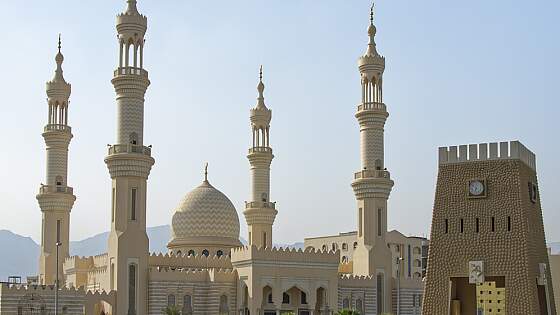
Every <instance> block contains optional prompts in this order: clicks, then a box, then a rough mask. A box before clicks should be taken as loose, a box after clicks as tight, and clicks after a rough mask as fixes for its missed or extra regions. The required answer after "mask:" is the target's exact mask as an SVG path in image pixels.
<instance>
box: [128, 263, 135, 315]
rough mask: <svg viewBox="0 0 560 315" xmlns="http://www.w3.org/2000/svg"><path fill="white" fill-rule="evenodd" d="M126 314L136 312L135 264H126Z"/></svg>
mask: <svg viewBox="0 0 560 315" xmlns="http://www.w3.org/2000/svg"><path fill="white" fill-rule="evenodd" d="M128 314H136V265H134V264H131V265H129V266H128Z"/></svg>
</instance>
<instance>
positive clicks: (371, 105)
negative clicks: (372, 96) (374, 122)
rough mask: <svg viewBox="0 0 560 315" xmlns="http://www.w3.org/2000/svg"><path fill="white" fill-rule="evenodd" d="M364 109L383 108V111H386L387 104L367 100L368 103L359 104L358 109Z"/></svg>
mask: <svg viewBox="0 0 560 315" xmlns="http://www.w3.org/2000/svg"><path fill="white" fill-rule="evenodd" d="M362 110H382V111H386V110H387V106H385V104H383V103H378V102H367V103H362V104H360V105H358V111H362Z"/></svg>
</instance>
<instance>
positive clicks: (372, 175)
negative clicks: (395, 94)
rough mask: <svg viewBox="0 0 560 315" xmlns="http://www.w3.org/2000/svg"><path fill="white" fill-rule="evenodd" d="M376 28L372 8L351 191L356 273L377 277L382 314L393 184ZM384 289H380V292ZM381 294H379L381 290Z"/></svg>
mask: <svg viewBox="0 0 560 315" xmlns="http://www.w3.org/2000/svg"><path fill="white" fill-rule="evenodd" d="M375 33H376V28H375V26H374V25H373V7H372V9H371V21H370V26H369V28H368V34H369V44H368V48H367V51H366V53H365V54H364V55H363V56H361V57H360V59H359V60H358V65H359V70H360V76H361V85H362V87H361V89H362V101H361V103H360V105H358V111H357V112H356V115H355V116H356V118H357V119H358V122H359V124H360V147H361V160H362V168H361V170H360V171H359V172H357V173H355V174H354V181H353V182H352V188H353V189H354V194H355V195H356V199H357V203H358V247H357V248H356V251H355V253H354V256H353V268H354V273H355V274H357V275H372V276H375V277H377V283H378V285H379V286H381V287H384V291H383V292H381V293H382V295H380V296H382V297H383V299H382V300H383V301H379V303H378V311H379V308H381V313H383V312H385V311H389V310H390V298H391V294H390V293H391V291H390V282H391V281H390V280H391V275H392V272H391V270H392V269H391V264H392V261H391V260H392V259H391V252H390V251H389V249H388V248H387V245H386V242H385V234H386V232H387V199H389V194H390V193H391V189H392V187H393V181H392V180H391V178H390V174H389V172H388V171H387V169H386V168H385V164H384V153H383V150H384V148H383V146H384V143H383V142H384V140H383V137H384V126H385V121H386V120H387V117H388V116H389V113H388V112H387V108H386V106H385V104H384V103H383V71H384V70H385V58H384V57H383V56H381V55H379V53H378V52H377V50H376V47H375ZM380 289H381V288H378V290H380ZM378 292H380V291H378Z"/></svg>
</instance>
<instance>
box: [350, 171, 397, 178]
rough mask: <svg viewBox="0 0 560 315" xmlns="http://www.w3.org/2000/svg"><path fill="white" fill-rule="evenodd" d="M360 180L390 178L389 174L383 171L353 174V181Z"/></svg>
mask: <svg viewBox="0 0 560 315" xmlns="http://www.w3.org/2000/svg"><path fill="white" fill-rule="evenodd" d="M361 178H391V173H389V171H383V170H363V171H361V172H357V173H354V179H361Z"/></svg>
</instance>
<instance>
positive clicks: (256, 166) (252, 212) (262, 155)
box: [243, 66, 278, 248]
mask: <svg viewBox="0 0 560 315" xmlns="http://www.w3.org/2000/svg"><path fill="white" fill-rule="evenodd" d="M257 90H258V91H259V97H258V98H257V105H256V106H255V107H254V108H252V109H251V128H252V131H253V146H252V147H251V148H250V149H249V154H248V155H247V158H248V159H249V163H251V201H249V202H246V203H245V211H244V212H243V214H244V215H245V220H246V221H247V225H248V228H249V239H248V242H249V245H254V246H256V247H262V248H266V247H268V248H272V224H273V223H274V219H275V218H276V214H277V213H278V211H277V210H276V204H275V203H274V202H270V163H271V162H272V159H273V158H274V155H273V154H272V148H271V147H270V120H271V119H272V111H271V110H270V109H268V108H267V107H266V105H265V104H264V83H263V82H262V66H261V71H260V80H259V85H258V87H257Z"/></svg>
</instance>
